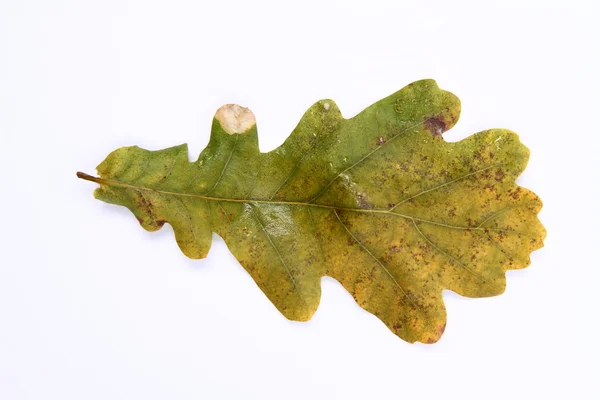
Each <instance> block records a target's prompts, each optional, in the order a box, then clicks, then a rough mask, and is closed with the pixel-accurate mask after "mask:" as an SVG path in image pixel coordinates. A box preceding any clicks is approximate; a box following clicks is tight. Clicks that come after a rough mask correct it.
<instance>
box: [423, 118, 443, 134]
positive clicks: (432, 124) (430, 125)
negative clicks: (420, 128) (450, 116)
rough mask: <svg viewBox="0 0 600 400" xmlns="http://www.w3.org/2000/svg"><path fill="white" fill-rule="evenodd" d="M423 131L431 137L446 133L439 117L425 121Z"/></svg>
mask: <svg viewBox="0 0 600 400" xmlns="http://www.w3.org/2000/svg"><path fill="white" fill-rule="evenodd" d="M425 129H427V130H428V131H429V132H431V134H432V135H433V136H442V133H444V132H445V131H446V123H445V122H444V119H443V118H442V117H440V116H435V117H429V118H427V119H425Z"/></svg>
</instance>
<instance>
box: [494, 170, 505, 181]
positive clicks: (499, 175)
mask: <svg viewBox="0 0 600 400" xmlns="http://www.w3.org/2000/svg"><path fill="white" fill-rule="evenodd" d="M494 179H496V180H497V181H498V182H501V181H502V179H504V172H503V171H502V170H498V171H496V175H495V176H494Z"/></svg>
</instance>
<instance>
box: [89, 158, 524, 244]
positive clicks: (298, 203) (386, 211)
mask: <svg viewBox="0 0 600 400" xmlns="http://www.w3.org/2000/svg"><path fill="white" fill-rule="evenodd" d="M486 169H487V168H486ZM477 172H479V171H477ZM472 175H473V173H471V174H468V175H466V176H465V177H468V176H472ZM77 177H78V178H80V179H84V180H87V181H91V182H95V183H98V184H100V185H107V186H115V187H121V188H125V189H130V190H136V191H146V192H151V193H159V194H162V195H169V196H175V197H190V198H195V199H204V200H207V201H215V202H220V201H223V202H228V203H241V204H268V205H283V206H302V207H313V208H321V209H327V210H333V211H349V212H356V213H366V214H383V215H393V216H396V217H400V218H404V219H407V220H409V221H413V222H414V221H418V222H423V223H427V224H432V225H437V226H442V227H445V228H450V229H461V230H466V231H482V232H488V231H495V232H510V233H520V234H524V233H523V232H518V231H514V230H509V229H493V228H482V227H481V226H477V227H468V226H458V225H451V224H445V223H442V222H437V221H430V220H426V219H422V218H418V217H415V216H412V215H407V214H401V213H397V212H393V209H394V208H395V207H396V205H395V206H394V207H392V208H390V209H380V208H379V209H378V208H371V209H365V208H352V207H338V206H330V205H326V204H315V203H310V202H301V201H281V200H260V199H232V198H226V197H215V196H207V195H202V194H194V193H182V192H171V191H168V190H161V189H154V188H148V187H143V186H136V185H131V184H128V183H122V182H118V181H112V180H108V179H103V178H99V177H95V176H92V175H89V174H86V173H84V172H77ZM459 180H460V178H459V179H454V180H453V181H451V182H448V183H454V182H456V181H459ZM445 185H446V184H444V185H442V186H445ZM440 187H441V186H440ZM437 188H439V187H436V188H433V189H430V190H427V191H424V192H421V194H425V193H430V192H432V191H433V190H435V189H437ZM417 197H418V195H417V196H413V197H412V198H411V199H410V200H413V199H415V198H417ZM485 222H488V220H486V221H485Z"/></svg>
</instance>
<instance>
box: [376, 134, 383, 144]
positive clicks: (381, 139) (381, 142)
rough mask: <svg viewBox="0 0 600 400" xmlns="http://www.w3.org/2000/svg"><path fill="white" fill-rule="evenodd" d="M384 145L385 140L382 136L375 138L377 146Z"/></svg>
mask: <svg viewBox="0 0 600 400" xmlns="http://www.w3.org/2000/svg"><path fill="white" fill-rule="evenodd" d="M384 143H385V139H384V138H383V136H379V137H378V138H377V144H379V145H382V144H384Z"/></svg>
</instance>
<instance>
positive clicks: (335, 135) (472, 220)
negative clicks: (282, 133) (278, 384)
mask: <svg viewBox="0 0 600 400" xmlns="http://www.w3.org/2000/svg"><path fill="white" fill-rule="evenodd" d="M459 114H460V101H459V100H458V98H457V97H455V96H454V95H453V94H451V93H449V92H447V91H443V90H440V89H439V88H438V86H437V85H436V83H435V81H433V80H423V81H417V82H414V83H412V84H410V85H408V86H406V87H405V88H403V89H401V90H400V91H398V92H396V93H394V94H392V95H391V96H389V97H386V98H384V99H383V100H380V101H378V102H377V103H375V104H373V105H372V106H370V107H368V108H366V109H365V110H364V111H362V112H361V113H359V114H358V115H356V116H355V117H353V118H350V119H345V118H343V117H342V114H341V113H340V110H339V109H338V107H337V106H336V104H335V103H334V102H333V101H332V100H321V101H319V102H317V103H315V104H314V105H313V106H312V107H310V108H309V110H308V111H307V112H306V113H305V114H304V116H303V117H302V119H301V120H300V122H299V124H298V126H297V127H296V128H295V129H294V131H293V132H292V134H291V135H290V136H289V137H288V138H287V140H286V141H285V142H284V143H283V144H282V145H281V146H280V147H278V148H277V149H275V150H273V151H270V152H268V153H261V152H260V151H259V148H258V136H257V130H256V123H255V119H254V115H253V114H252V112H251V111H249V110H248V109H246V108H243V107H240V106H237V105H226V106H223V107H222V108H220V109H219V110H218V111H217V113H216V115H215V118H214V120H213V124H212V132H211V137H210V142H209V144H208V146H207V147H206V149H205V150H204V151H203V152H202V153H201V154H200V157H199V158H198V160H197V161H195V162H189V160H188V151H187V145H185V144H184V145H180V146H176V147H171V148H168V149H164V150H159V151H148V150H144V149H141V148H139V147H137V146H133V147H123V148H120V149H118V150H116V151H114V152H113V153H111V154H110V155H109V156H108V157H107V158H106V160H104V161H103V162H102V163H101V164H100V165H99V166H98V168H97V170H98V174H99V177H92V176H89V175H87V174H84V173H78V176H79V177H80V178H83V179H86V180H90V181H93V182H97V183H99V184H100V187H99V188H98V189H96V191H95V192H94V195H95V197H96V198H98V199H100V200H103V201H105V202H108V203H113V204H118V205H122V206H125V207H127V208H128V209H129V210H131V212H132V213H133V214H134V215H135V216H136V217H137V219H138V220H139V222H140V224H141V225H142V227H143V228H144V229H146V230H148V231H155V230H157V229H160V228H161V226H163V224H165V223H168V224H170V225H171V226H172V227H173V230H174V232H175V237H176V240H177V243H178V244H179V247H180V248H181V250H182V251H183V253H184V254H185V255H187V256H188V257H191V258H203V257H205V256H206V254H207V253H208V250H209V248H210V246H211V237H212V233H213V232H216V233H217V234H218V235H219V236H221V237H222V238H223V239H224V240H225V242H226V243H227V246H228V247H229V249H230V250H231V252H232V253H233V255H234V256H235V257H236V258H237V260H238V261H239V262H240V264H241V265H242V266H243V267H244V268H245V269H246V270H247V271H248V273H249V274H250V275H251V276H252V278H253V279H254V281H255V282H256V284H257V285H258V286H259V287H260V289H261V290H262V291H263V292H264V293H265V295H266V296H267V297H268V298H269V299H270V300H271V301H272V302H273V304H274V305H275V307H277V309H278V310H279V311H281V313H283V314H284V315H285V316H286V317H287V318H289V319H292V320H297V321H306V320H308V319H310V318H311V316H312V315H313V313H314V312H315V311H316V309H317V307H318V304H319V299H320V296H321V287H320V279H321V277H322V276H325V275H327V276H330V277H333V278H334V279H336V280H338V281H339V282H340V283H341V284H342V285H343V286H344V288H346V290H348V291H349V292H350V293H351V294H352V296H353V297H354V298H355V300H356V302H357V303H358V304H359V305H360V306H361V307H362V308H364V309H365V310H367V311H369V312H371V313H373V314H375V315H376V316H377V317H378V318H379V319H381V321H383V322H384V323H385V324H386V325H387V326H388V328H389V329H390V330H392V332H394V333H395V334H396V335H398V336H399V337H401V338H402V339H404V340H406V341H408V342H415V341H420V342H424V343H433V342H436V341H437V340H438V339H439V338H440V336H441V335H442V333H443V331H444V328H445V325H446V310H445V307H444V302H443V299H442V290H443V289H449V290H452V291H454V292H456V293H459V294H461V295H463V296H468V297H485V296H494V295H498V294H500V293H502V292H503V291H504V288H505V284H506V278H505V272H506V271H507V270H511V269H519V268H524V267H526V266H527V265H529V262H530V260H529V254H530V252H531V251H533V250H535V249H538V248H540V247H542V245H543V239H544V237H545V230H544V228H543V226H542V225H541V224H540V222H539V221H538V219H537V214H538V212H539V210H540V208H541V206H542V204H541V201H540V199H539V198H538V197H537V196H536V195H535V194H534V193H532V192H531V191H529V190H527V189H524V188H522V187H519V186H518V185H516V183H515V179H516V178H517V177H518V176H519V174H521V172H522V171H523V169H524V168H525V165H526V164H527V160H528V157H529V151H528V150H527V148H526V147H525V146H523V145H522V144H521V143H520V142H519V139H518V136H517V135H516V134H515V133H514V132H511V131H509V130H504V129H491V130H486V131H483V132H479V133H476V134H474V135H472V136H470V137H468V138H466V139H464V140H461V141H459V142H455V143H449V142H446V141H444V139H443V138H442V133H443V132H444V131H446V130H448V129H450V128H451V127H452V126H453V125H454V124H455V123H456V122H457V120H458V117H459Z"/></svg>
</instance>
